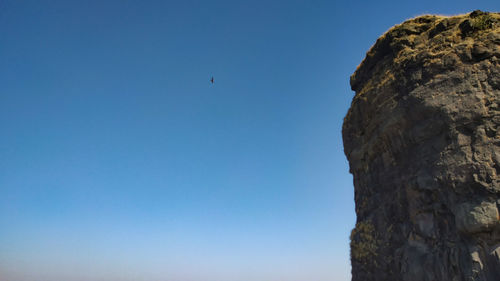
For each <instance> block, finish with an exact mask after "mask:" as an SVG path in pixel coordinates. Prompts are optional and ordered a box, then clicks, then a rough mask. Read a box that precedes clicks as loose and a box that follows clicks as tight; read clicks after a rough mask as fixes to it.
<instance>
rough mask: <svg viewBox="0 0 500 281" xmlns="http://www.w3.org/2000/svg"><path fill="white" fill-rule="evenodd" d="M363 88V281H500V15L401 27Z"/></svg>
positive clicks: (359, 232)
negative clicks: (499, 176) (499, 177)
mask: <svg viewBox="0 0 500 281" xmlns="http://www.w3.org/2000/svg"><path fill="white" fill-rule="evenodd" d="M351 87H352V89H353V90H354V91H355V92H356V95H355V97H354V98H353V101H352V105H351V108H350V109H349V112H348V113H347V116H346V117H345V120H344V126H343V139H344V149H345V153H346V156H347V158H348V160H349V164H350V172H351V173H352V174H353V178H354V187H355V201H356V214H357V222H356V227H355V228H354V229H353V231H352V234H351V260H352V276H353V279H352V280H354V281H361V280H363V281H368V280H384V281H387V280H404V281H446V280H450V281H469V280H487V281H499V280H500V221H499V207H500V196H499V194H500V183H499V179H498V175H499V174H500V132H499V124H500V109H499V100H500V14H498V13H484V12H480V11H475V12H473V13H471V14H468V15H463V16H455V17H440V16H421V17H418V18H415V19H411V20H408V21H406V22H404V23H402V24H401V25H398V26H395V27H394V28H392V29H390V30H389V31H388V32H387V33H386V34H384V35H383V36H382V37H381V38H379V39H378V40H377V42H376V43H375V45H374V46H373V47H372V48H371V49H370V51H369V52H368V53H367V56H366V58H365V60H364V61H363V62H362V63H361V64H360V66H359V67H358V69H357V70H356V72H355V73H354V74H353V75H352V77H351Z"/></svg>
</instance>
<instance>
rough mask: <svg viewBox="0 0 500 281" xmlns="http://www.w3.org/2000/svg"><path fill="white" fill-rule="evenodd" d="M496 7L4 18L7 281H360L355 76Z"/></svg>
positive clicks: (137, 10) (130, 8)
mask: <svg viewBox="0 0 500 281" xmlns="http://www.w3.org/2000/svg"><path fill="white" fill-rule="evenodd" d="M494 8H498V3H497V1H476V2H475V3H470V1H458V2H454V3H453V5H450V4H449V3H447V2H444V1H442V2H441V1H418V2H415V1H406V2H401V1H381V2H368V3H363V2H347V1H345V2H340V1H251V2H250V1H246V2H242V1H118V0H110V1H13V0H8V1H2V0H0V36H1V37H0V38H1V39H2V42H1V43H0V90H1V91H0V129H1V131H2V134H3V137H2V138H0V153H1V155H0V156H1V157H0V171H1V172H0V191H1V196H0V281H60V280H63V281H101V280H103V281H104V280H106V281H114V280H117V281H118V280H120V281H128V280H130V281H141V280H145V281H146V280H148V281H155V280H157V281H304V280H307V281H332V280H334V281H347V280H350V262H349V234H350V231H351V229H352V228H353V226H354V224H355V219H356V217H355V213H354V201H353V192H354V190H353V185H352V177H351V175H350V174H349V167H348V164H347V161H346V158H345V156H344V155H343V149H342V137H341V127H342V121H343V117H344V116H345V114H346V112H347V110H348V107H349V105H350V102H351V99H352V96H353V92H352V91H351V90H350V86H349V76H350V75H351V74H352V73H353V72H354V70H355V69H356V66H357V65H358V64H359V63H360V62H361V61H362V59H363V58H364V56H365V54H366V51H368V49H369V48H370V46H371V45H372V44H373V43H374V42H375V40H376V39H377V38H378V37H379V36H380V35H381V34H383V33H384V32H385V31H386V30H387V29H388V28H390V27H391V26H393V25H395V24H398V23H401V22H402V21H404V20H405V19H408V18H411V17H414V16H417V15H421V14H424V13H433V14H449V15H452V14H459V13H467V12H470V11H472V10H475V9H482V10H489V11H493V10H492V9H494ZM212 76H213V77H214V80H215V81H214V82H215V83H214V84H212V83H211V82H210V78H211V77H212Z"/></svg>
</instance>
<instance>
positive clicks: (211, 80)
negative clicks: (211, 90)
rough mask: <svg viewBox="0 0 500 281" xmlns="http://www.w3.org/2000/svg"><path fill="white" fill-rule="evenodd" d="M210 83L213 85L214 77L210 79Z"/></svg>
mask: <svg viewBox="0 0 500 281" xmlns="http://www.w3.org/2000/svg"><path fill="white" fill-rule="evenodd" d="M210 82H212V84H213V83H214V77H213V76H212V79H210Z"/></svg>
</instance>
